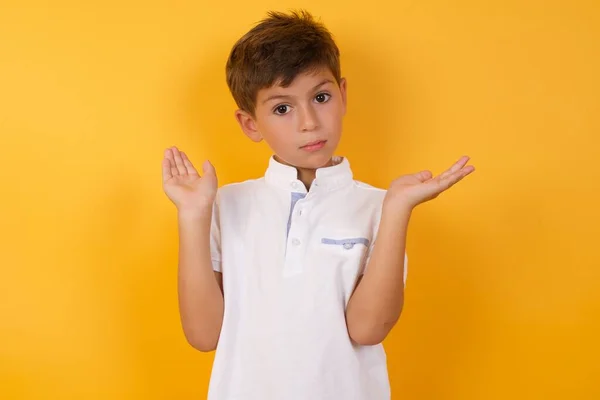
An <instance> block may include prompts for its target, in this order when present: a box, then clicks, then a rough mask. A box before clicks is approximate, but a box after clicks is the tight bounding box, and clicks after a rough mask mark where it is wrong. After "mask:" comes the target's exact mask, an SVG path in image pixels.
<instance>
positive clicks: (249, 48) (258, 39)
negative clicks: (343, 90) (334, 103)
mask: <svg viewBox="0 0 600 400" xmlns="http://www.w3.org/2000/svg"><path fill="white" fill-rule="evenodd" d="M339 58H340V52H339V49H338V47H337V45H336V44H335V42H334V40H333V38H332V35H331V33H330V32H329V31H328V30H327V28H326V27H325V26H324V25H323V24H322V23H320V22H317V21H315V20H314V18H313V17H312V15H311V14H310V13H308V12H307V11H293V12H291V13H290V14H284V13H281V12H274V11H271V12H269V13H268V16H267V17H266V18H265V19H263V20H262V21H260V23H259V24H258V25H256V26H255V27H254V28H252V29H251V30H250V31H249V32H248V33H246V34H245V35H244V36H242V38H240V39H239V40H238V41H237V43H236V44H235V45H234V46H233V49H232V50H231V53H230V55H229V59H228V60H227V65H226V76H227V85H228V86H229V90H230V91H231V94H232V95H233V98H234V100H235V102H236V104H237V106H238V107H239V108H240V109H242V110H244V111H246V112H248V113H250V114H251V115H253V116H254V111H255V107H256V95H257V93H258V91H259V90H261V89H263V88H267V87H270V86H272V85H273V84H274V83H276V82H277V83H278V84H280V85H281V86H283V87H287V86H289V85H290V84H291V83H292V81H293V80H294V78H295V77H296V76H297V75H298V74H300V73H305V72H310V71H314V70H316V69H318V68H322V67H327V68H329V69H330V70H331V73H332V74H333V76H334V77H335V79H336V81H337V83H338V84H339V83H340V80H341V72H340V61H339Z"/></svg>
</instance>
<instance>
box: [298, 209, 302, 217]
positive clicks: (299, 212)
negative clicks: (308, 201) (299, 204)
mask: <svg viewBox="0 0 600 400" xmlns="http://www.w3.org/2000/svg"><path fill="white" fill-rule="evenodd" d="M300 215H302V209H301V208H300V209H299V210H298V216H300Z"/></svg>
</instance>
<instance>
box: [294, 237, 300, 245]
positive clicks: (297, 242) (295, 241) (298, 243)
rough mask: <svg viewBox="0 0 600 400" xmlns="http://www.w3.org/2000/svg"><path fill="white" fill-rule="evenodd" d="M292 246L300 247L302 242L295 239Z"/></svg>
mask: <svg viewBox="0 0 600 400" xmlns="http://www.w3.org/2000/svg"><path fill="white" fill-rule="evenodd" d="M292 244H293V245H294V246H299V245H300V240H298V239H296V238H294V239H292Z"/></svg>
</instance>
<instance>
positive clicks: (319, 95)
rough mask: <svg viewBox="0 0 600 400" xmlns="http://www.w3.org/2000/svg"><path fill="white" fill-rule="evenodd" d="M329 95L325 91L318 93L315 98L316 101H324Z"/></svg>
mask: <svg viewBox="0 0 600 400" xmlns="http://www.w3.org/2000/svg"><path fill="white" fill-rule="evenodd" d="M330 97H331V96H330V95H329V94H327V93H319V94H318V95H317V96H316V97H315V100H317V102H318V103H325V102H326V101H327V100H329V98H330Z"/></svg>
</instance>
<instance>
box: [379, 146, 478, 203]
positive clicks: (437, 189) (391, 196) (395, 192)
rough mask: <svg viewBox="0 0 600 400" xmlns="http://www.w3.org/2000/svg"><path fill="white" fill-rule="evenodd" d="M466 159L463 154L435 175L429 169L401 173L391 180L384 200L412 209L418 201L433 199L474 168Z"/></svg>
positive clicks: (467, 158)
mask: <svg viewBox="0 0 600 400" xmlns="http://www.w3.org/2000/svg"><path fill="white" fill-rule="evenodd" d="M468 161H469V157H467V156H463V157H461V158H460V159H459V160H458V161H457V162H456V163H455V164H454V165H453V166H451V167H450V168H449V169H447V170H446V171H444V172H443V173H441V174H440V175H438V176H436V177H433V175H432V173H431V172H430V171H421V172H417V173H416V174H411V175H403V176H401V177H399V178H397V179H395V180H394V181H393V182H392V184H391V185H390V188H389V190H388V192H387V194H386V199H385V201H386V203H388V204H389V203H393V204H395V205H398V206H401V207H408V210H412V209H413V208H414V207H416V206H417V205H419V204H420V203H424V202H426V201H429V200H432V199H435V198H436V197H437V196H439V195H440V193H442V192H444V191H446V190H448V189H449V188H451V187H452V186H453V185H454V184H455V183H457V182H458V181H460V180H461V179H462V178H464V177H465V176H467V175H469V174H470V173H471V172H473V171H474V170H475V167H473V166H472V165H466V164H467V162H468Z"/></svg>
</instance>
